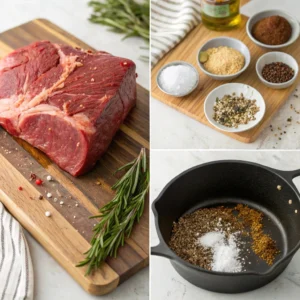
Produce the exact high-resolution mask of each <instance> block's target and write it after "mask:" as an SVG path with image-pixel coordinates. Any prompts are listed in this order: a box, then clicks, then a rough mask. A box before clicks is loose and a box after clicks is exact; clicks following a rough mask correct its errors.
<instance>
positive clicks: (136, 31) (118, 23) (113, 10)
mask: <svg viewBox="0 0 300 300" xmlns="http://www.w3.org/2000/svg"><path fill="white" fill-rule="evenodd" d="M89 5H90V6H92V7H93V10H94V13H93V14H92V15H91V17H90V21H92V22H93V23H99V24H102V25H106V26H110V27H111V29H112V31H114V32H118V33H124V34H125V37H124V38H128V37H132V36H139V37H142V38H143V39H144V40H145V41H146V42H147V43H149V27H150V25H149V24H150V23H149V15H150V5H149V0H144V1H143V2H141V3H138V2H136V1H135V0H106V1H103V2H100V1H90V2H89Z"/></svg>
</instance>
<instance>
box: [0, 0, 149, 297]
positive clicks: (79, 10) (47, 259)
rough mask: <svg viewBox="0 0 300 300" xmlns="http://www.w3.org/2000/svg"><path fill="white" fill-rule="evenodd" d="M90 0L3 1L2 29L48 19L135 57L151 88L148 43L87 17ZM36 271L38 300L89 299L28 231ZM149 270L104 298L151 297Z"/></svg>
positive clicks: (102, 46) (110, 49)
mask: <svg viewBox="0 0 300 300" xmlns="http://www.w3.org/2000/svg"><path fill="white" fill-rule="evenodd" d="M87 2H88V1H86V0H9V1H1V9H0V20H1V21H0V32H3V31H5V30H7V29H9V28H12V27H15V26H17V25H19V24H22V23H25V22H27V21H30V20H32V19H35V18H47V19H48V20H50V21H52V22H53V23H55V24H57V25H58V26H60V27H62V28H63V29H65V30H67V31H69V32H70V33H72V34H73V35H75V36H77V37H78V38H80V39H81V40H83V41H84V42H86V43H87V44H89V45H91V46H92V47H94V48H96V49H99V50H100V49H101V50H105V51H107V52H110V53H112V54H114V55H119V56H124V57H127V58H130V59H132V60H134V61H135V62H136V64H137V72H138V74H139V77H138V79H137V80H138V83H139V84H141V85H142V86H144V87H145V88H149V71H148V70H149V68H148V64H147V63H144V62H141V61H140V60H139V59H138V57H139V55H140V54H141V51H140V49H139V47H140V46H142V45H144V43H143V42H142V41H141V40H139V39H135V38H134V39H128V40H125V41H121V39H122V36H120V35H119V34H115V33H112V32H109V31H107V29H106V27H103V26H100V25H96V24H92V23H90V22H89V21H88V20H87V19H88V17H89V15H90V13H91V9H90V8H89V7H88V6H87ZM26 236H27V238H28V242H29V247H30V250H31V255H32V259H33V266H34V271H35V300H53V299H59V300H64V299H65V300H69V299H73V300H79V299H80V300H83V299H84V300H85V299H86V300H89V299H99V297H93V296H90V295H88V294H87V293H86V292H85V291H83V290H82V288H81V287H80V286H79V285H78V284H77V283H76V282H75V281H74V280H73V279H72V278H71V277H70V276H69V275H68V274H67V273H66V272H65V271H64V269H63V268H61V267H60V266H59V265H58V264H57V262H56V261H55V260H54V259H53V258H52V257H51V256H50V255H49V254H48V253H47V252H46V251H45V250H44V249H43V248H42V247H41V246H40V245H39V244H38V243H37V242H36V241H35V240H34V239H33V238H32V237H31V236H30V235H29V234H28V233H27V234H26ZM148 281H149V275H148V269H145V270H143V271H141V272H139V273H138V274H136V275H135V276H133V277H132V278H131V279H129V280H128V281H126V282H125V283H123V284H122V285H121V286H120V287H119V288H118V289H117V290H116V291H115V292H113V293H111V294H110V295H107V296H104V297H101V299H102V298H103V299H109V300H113V299H116V300H117V299H124V300H126V299H128V300H134V299H136V300H146V299H148V298H149V297H148V294H149V289H148Z"/></svg>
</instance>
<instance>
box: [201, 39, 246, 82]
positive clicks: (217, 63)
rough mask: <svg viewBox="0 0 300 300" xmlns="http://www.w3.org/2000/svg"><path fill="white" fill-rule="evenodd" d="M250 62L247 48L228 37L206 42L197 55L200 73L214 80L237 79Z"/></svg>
mask: <svg viewBox="0 0 300 300" xmlns="http://www.w3.org/2000/svg"><path fill="white" fill-rule="evenodd" d="M250 60H251V55H250V52H249V49H248V47H247V46H246V45H245V44H244V43H243V42H241V41H239V40H237V39H234V38H229V37H217V38H214V39H211V40H209V41H207V42H206V43H205V44H204V45H203V46H202V47H201V48H200V49H199V51H198V54H197V62H198V65H199V67H200V69H201V70H202V72H203V73H205V74H206V75H207V76H209V77H211V78H213V79H215V80H232V79H234V78H236V77H238V76H239V75H241V74H242V73H243V72H244V71H245V70H246V69H247V68H248V66H249V64H250Z"/></svg>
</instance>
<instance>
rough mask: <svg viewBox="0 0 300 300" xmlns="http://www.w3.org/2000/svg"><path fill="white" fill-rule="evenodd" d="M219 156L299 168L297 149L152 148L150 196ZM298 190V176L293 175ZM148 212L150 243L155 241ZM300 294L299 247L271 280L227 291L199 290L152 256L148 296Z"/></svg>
mask: <svg viewBox="0 0 300 300" xmlns="http://www.w3.org/2000/svg"><path fill="white" fill-rule="evenodd" d="M221 159H240V160H247V161H253V162H257V163H260V164H264V165H267V166H270V167H273V168H277V169H282V170H294V169H295V168H297V166H298V168H300V164H299V161H300V153H299V152H281V151H179V150H178V151H152V153H151V172H152V173H151V174H152V182H151V200H152V201H153V200H154V199H155V198H156V197H157V196H158V194H159V193H160V191H161V190H162V189H163V187H164V186H165V185H166V184H167V183H168V182H169V181H170V180H171V179H172V178H174V177H175V176H176V175H178V174H179V173H181V172H182V171H184V170H186V169H188V168H190V167H192V166H195V165H198V164H202V163H204V162H209V161H215V160H221ZM294 182H295V184H296V186H297V188H298V189H299V190H300V177H298V178H296V179H295V181H294ZM154 228H155V225H154V217H153V214H151V229H152V230H151V245H152V246H155V245H157V244H158V237H157V234H156V230H155V229H154ZM299 294H300V251H298V252H297V253H296V255H295V256H294V258H293V260H292V262H291V263H290V265H289V266H288V268H287V269H286V270H285V271H284V272H283V273H282V274H281V275H280V276H279V277H278V278H277V279H275V280H274V281H273V282H271V283H269V284H268V285H266V286H264V287H262V288H260V289H258V290H255V291H251V292H248V293H243V294H236V295H226V294H217V293H212V292H208V291H205V290H202V289H200V288H197V287H196V286H194V285H192V284H190V283H189V282H187V281H186V280H185V279H183V278H182V277H180V276H179V275H178V274H177V272H176V271H175V270H174V269H173V267H172V265H171V264H170V262H169V260H168V259H165V258H161V257H157V256H151V298H152V299H155V300H166V299H170V300H191V299H203V300H204V299H205V300H240V299H243V300H254V299H264V300H284V299H289V300H297V299H299Z"/></svg>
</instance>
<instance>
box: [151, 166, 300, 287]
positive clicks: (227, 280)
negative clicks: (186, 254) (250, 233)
mask: <svg viewBox="0 0 300 300" xmlns="http://www.w3.org/2000/svg"><path fill="white" fill-rule="evenodd" d="M299 175H300V170H296V171H279V170H275V169H271V168H268V167H265V166H262V165H259V164H255V163H250V162H244V161H216V162H211V163H206V164H203V165H199V166H196V167H194V168H191V169H189V170H187V171H185V172H183V173H181V174H180V175H178V176H177V177H176V178H174V179H173V180H172V181H171V182H170V183H169V184H168V185H167V186H166V187H165V188H164V189H163V191H162V192H161V193H160V195H159V196H158V198H157V199H156V200H155V201H154V203H153V205H152V209H153V212H154V215H155V223H156V229H157V232H158V236H159V240H160V244H159V245H158V246H156V247H153V248H152V249H151V253H152V254H153V255H159V256H164V257H166V258H169V259H170V260H171V263H172V265H173V267H174V268H175V270H176V271H177V272H178V273H179V274H180V275H181V276H182V277H183V278H185V279H186V280H188V281H189V282H191V283H192V284H194V285H196V286H198V287H201V288H204V289H207V290H210V291H214V292H220V293H241V292H246V291H250V290H253V289H256V288H259V287H261V286H263V285H265V284H267V283H269V282H270V281H272V280H273V279H274V278H276V277H277V276H278V275H279V274H280V273H282V271H283V270H284V269H285V268H286V267H287V265H288V264H289V262H290V261H291V259H292V257H293V255H294V254H295V253H296V251H297V250H298V249H299V248H300V194H299V192H298V191H297V189H296V186H295V185H294V183H293V182H292V180H293V178H294V177H296V176H299ZM278 185H280V186H281V187H282V189H281V190H280V191H279V190H278V189H277V186H278ZM289 200H292V201H293V202H292V204H289V203H288V201H289ZM236 203H243V204H246V205H248V206H250V207H253V208H256V209H258V210H259V211H262V212H263V213H264V214H265V216H266V217H265V218H264V228H265V232H266V233H268V234H270V235H271V237H272V238H273V239H274V240H275V241H276V243H277V247H278V248H279V249H280V252H281V253H280V254H279V255H278V256H277V257H276V260H275V262H274V264H273V265H272V266H268V265H267V264H266V263H265V262H264V261H262V260H261V259H258V258H257V256H256V255H255V254H254V253H252V254H250V255H249V260H250V263H251V264H247V265H246V266H245V268H246V269H245V271H243V272H241V273H222V272H214V271H207V270H205V269H202V268H200V267H198V266H195V265H192V264H190V263H188V262H186V261H184V260H183V259H181V258H179V257H178V256H177V255H176V254H175V253H174V252H173V251H172V250H171V249H170V248H169V247H168V242H169V239H170V236H171V230H172V223H173V222H174V221H177V220H178V218H179V217H181V216H182V215H184V214H186V213H190V212H192V211H194V210H196V209H198V208H201V207H211V206H216V205H225V206H232V205H235V204H236ZM295 210H297V211H298V213H295Z"/></svg>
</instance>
